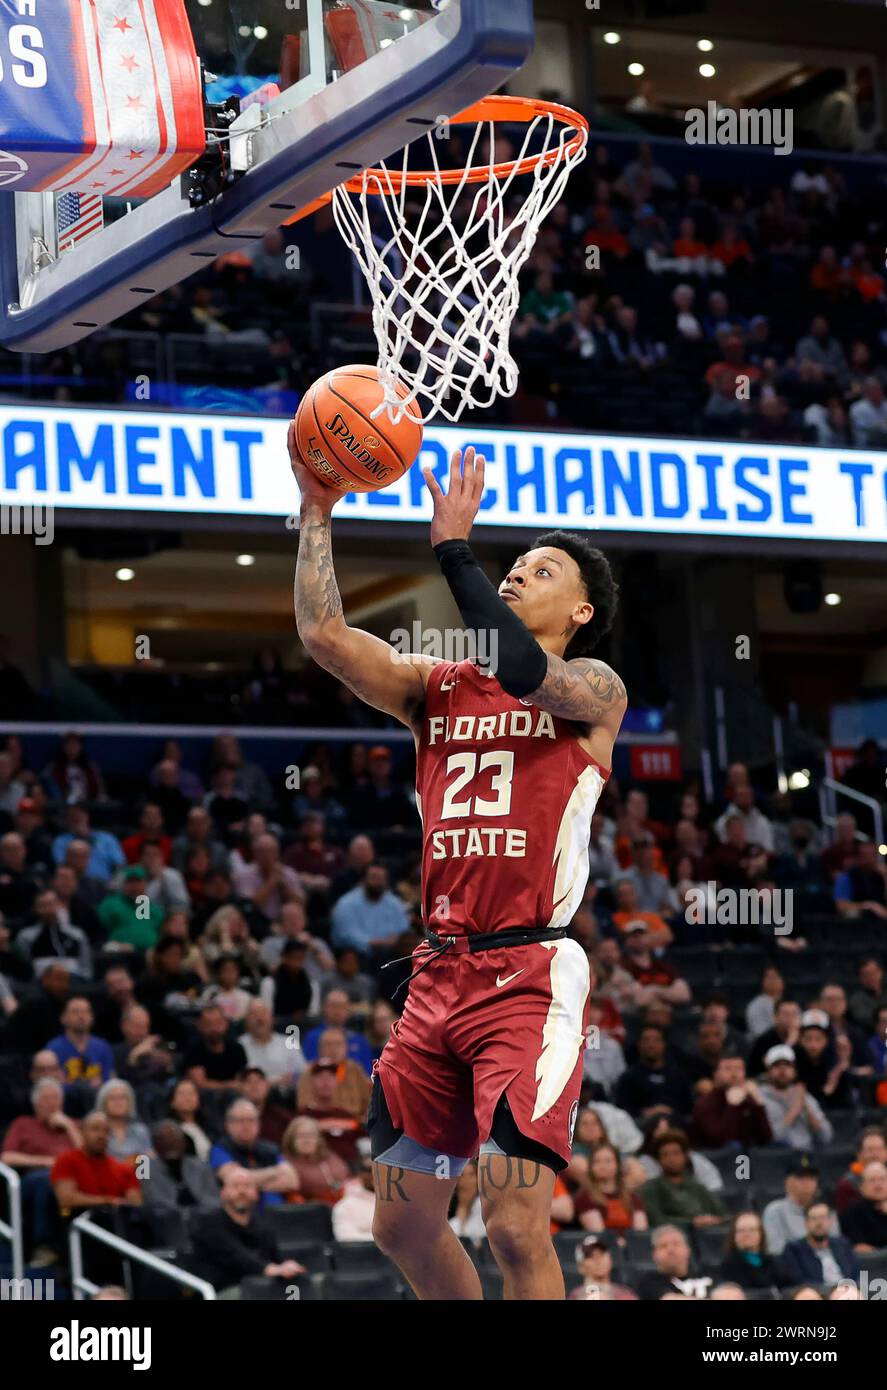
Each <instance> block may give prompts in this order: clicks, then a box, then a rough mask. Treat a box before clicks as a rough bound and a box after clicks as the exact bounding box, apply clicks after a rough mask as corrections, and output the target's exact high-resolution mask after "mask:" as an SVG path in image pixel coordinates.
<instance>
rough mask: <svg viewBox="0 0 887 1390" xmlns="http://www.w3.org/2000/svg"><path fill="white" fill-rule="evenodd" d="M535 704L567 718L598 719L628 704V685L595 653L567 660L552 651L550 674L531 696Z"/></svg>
mask: <svg viewBox="0 0 887 1390" xmlns="http://www.w3.org/2000/svg"><path fill="white" fill-rule="evenodd" d="M529 699H531V700H532V702H533V704H535V705H538V706H539V708H540V709H547V710H549V711H550V712H551V713H552V714H558V715H560V716H561V717H562V718H563V719H575V720H577V721H582V722H588V723H596V722H598V721H599V720H601V719H603V718H604V717H605V716H606V715H608V714H611V713H613V712H614V711H617V712H621V711H622V710H623V709H624V707H625V704H626V700H627V696H626V691H625V686H624V685H623V684H622V681H621V680H620V679H619V677H618V676H617V674H616V672H615V671H614V670H613V669H612V667H610V666H608V665H607V663H606V662H605V661H596V660H594V659H593V658H592V657H579V658H578V659H577V660H575V661H564V660H563V659H562V658H561V657H559V656H553V655H552V654H551V653H550V652H549V654H548V674H547V675H546V677H545V680H544V681H543V682H542V684H541V685H540V686H539V688H538V690H534V691H533V693H532V694H531V695H530V696H529Z"/></svg>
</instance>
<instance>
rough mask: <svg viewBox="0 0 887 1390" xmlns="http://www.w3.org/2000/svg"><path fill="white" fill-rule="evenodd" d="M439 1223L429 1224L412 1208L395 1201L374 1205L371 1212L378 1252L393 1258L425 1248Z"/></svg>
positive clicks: (429, 1222) (410, 1205) (432, 1222)
mask: <svg viewBox="0 0 887 1390" xmlns="http://www.w3.org/2000/svg"><path fill="white" fill-rule="evenodd" d="M439 1225H440V1222H439V1221H433V1220H432V1221H429V1220H427V1219H423V1218H422V1216H421V1215H420V1214H419V1213H417V1212H415V1211H414V1210H413V1209H412V1204H409V1205H407V1206H404V1205H403V1204H402V1203H395V1202H391V1203H388V1202H379V1201H377V1202H376V1209H375V1211H374V1213H373V1239H374V1240H375V1242H376V1244H377V1245H378V1247H379V1249H380V1250H381V1251H382V1252H383V1253H384V1254H386V1255H390V1256H391V1257H392V1258H395V1257H396V1256H397V1255H399V1254H403V1253H404V1251H408V1250H412V1249H415V1248H417V1247H419V1246H422V1245H427V1244H428V1243H429V1242H430V1240H431V1238H432V1236H433V1235H434V1234H435V1230H434V1228H435V1227H436V1226H439Z"/></svg>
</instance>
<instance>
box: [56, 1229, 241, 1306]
mask: <svg viewBox="0 0 887 1390" xmlns="http://www.w3.org/2000/svg"><path fill="white" fill-rule="evenodd" d="M84 1236H90V1237H92V1239H93V1240H98V1241H100V1242H101V1243H102V1244H103V1245H109V1246H110V1247H111V1249H112V1250H116V1251H117V1252H118V1253H119V1254H121V1255H123V1256H124V1257H125V1258H126V1259H127V1260H132V1261H133V1262H134V1263H135V1264H142V1265H145V1267H146V1268H147V1269H153V1270H155V1271H156V1272H157V1273H158V1274H163V1275H165V1276H166V1277H167V1278H168V1279H172V1280H173V1281H174V1282H175V1283H177V1284H184V1285H185V1287H186V1288H189V1289H193V1290H194V1292H195V1293H197V1294H199V1295H200V1297H201V1298H205V1299H207V1300H214V1299H215V1297H216V1291H215V1289H214V1288H213V1286H212V1284H210V1283H208V1282H207V1280H206V1279H198V1278H197V1276H196V1274H189V1273H188V1272H187V1270H184V1269H179V1267H178V1265H174V1264H170V1262H169V1260H162V1259H161V1258H160V1256H159V1255H153V1254H152V1253H151V1252H150V1250H143V1249H142V1248H141V1246H138V1245H133V1243H132V1241H129V1240H124V1239H123V1237H122V1236H118V1235H114V1234H113V1232H111V1231H106V1230H105V1229H104V1228H103V1227H102V1226H97V1225H96V1224H95V1222H94V1221H92V1220H91V1219H90V1216H89V1214H88V1213H87V1212H85V1213H84V1214H83V1215H82V1216H78V1217H76V1218H75V1219H74V1220H73V1221H72V1222H71V1225H70V1226H69V1228H68V1250H69V1252H70V1264H71V1288H72V1289H73V1292H74V1297H75V1299H83V1298H84V1297H85V1296H87V1295H89V1294H94V1293H97V1292H98V1289H99V1285H98V1284H94V1283H93V1282H92V1280H91V1279H87V1278H86V1276H85V1275H84V1273H83V1237H84Z"/></svg>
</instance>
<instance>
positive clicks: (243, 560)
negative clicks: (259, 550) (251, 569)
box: [234, 555, 256, 568]
mask: <svg viewBox="0 0 887 1390" xmlns="http://www.w3.org/2000/svg"><path fill="white" fill-rule="evenodd" d="M234 563H235V564H236V565H243V566H244V568H246V567H247V566H249V565H254V564H255V563H256V557H255V555H238V556H237V559H236V560H235V562H234Z"/></svg>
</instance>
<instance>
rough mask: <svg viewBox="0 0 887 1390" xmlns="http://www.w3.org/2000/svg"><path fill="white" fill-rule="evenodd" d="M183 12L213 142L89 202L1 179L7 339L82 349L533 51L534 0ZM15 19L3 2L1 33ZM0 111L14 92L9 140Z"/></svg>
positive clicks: (492, 86) (1, 280) (214, 0)
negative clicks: (8, 18)
mask: <svg viewBox="0 0 887 1390" xmlns="http://www.w3.org/2000/svg"><path fill="white" fill-rule="evenodd" d="M21 3H22V0H4V3H3V8H4V10H6V9H9V8H10V7H12V8H14V7H15V6H16V5H19V6H20V5H21ZM26 3H27V4H28V5H29V6H31V11H32V9H33V7H32V0H26ZM72 3H77V0H72ZM186 8H187V16H188V20H189V22H190V27H191V33H192V36H193V40H194V47H195V49H196V52H197V55H198V57H199V59H200V61H201V64H202V67H203V74H204V84H205V96H206V103H207V104H206V140H207V147H206V152H205V154H204V155H203V156H202V157H201V158H199V159H198V160H196V161H195V162H194V163H192V165H191V167H190V168H188V169H187V170H186V171H185V172H184V173H182V174H180V175H177V176H176V177H175V179H174V180H173V182H172V183H171V184H169V186H167V187H165V188H163V190H162V191H160V192H158V193H155V194H154V195H153V196H151V197H148V198H144V199H141V200H138V201H128V200H127V199H126V198H120V197H115V198H108V197H103V196H101V195H93V197H92V202H91V204H89V205H88V208H89V210H88V211H86V212H84V207H83V205H82V203H81V204H78V203H77V201H76V198H74V199H73V201H72V195H71V194H70V193H62V194H59V193H58V192H47V191H43V192H15V191H14V190H13V189H12V188H10V187H8V186H7V188H6V190H3V188H2V182H3V181H2V179H0V343H2V344H3V345H4V346H6V347H9V348H13V349H17V350H20V351H32V352H33V351H36V352H44V351H50V350H53V349H56V348H60V347H65V346H68V345H69V344H71V343H74V342H76V341H77V340H78V339H80V338H83V337H86V336H87V335H88V334H89V333H91V332H93V331H94V330H95V329H96V328H99V327H101V326H103V325H106V324H109V323H111V322H113V321H114V320H115V319H117V318H119V317H121V316H122V315H124V314H126V313H127V312H128V311H129V310H131V309H132V307H133V305H134V304H137V303H139V302H142V301H144V300H147V299H149V298H151V297H152V296H153V295H155V294H157V293H159V292H160V291H162V290H164V289H166V288H168V287H169V286H170V285H173V284H175V283H177V282H178V281H180V280H183V279H185V278H186V277H187V276H188V275H190V274H193V273H194V272H195V271H197V270H199V269H200V267H201V266H203V265H205V264H207V262H209V261H212V260H214V259H215V258H216V257H217V256H219V255H221V254H223V253H225V252H230V251H232V250H236V249H237V248H238V247H239V246H247V245H249V244H250V243H252V242H255V241H256V240H257V239H258V238H261V237H262V236H263V235H264V234H265V233H266V232H268V231H269V230H271V229H272V228H274V227H276V226H279V225H280V224H281V223H284V222H288V221H292V220H294V219H295V218H297V217H298V216H299V214H300V213H302V212H304V210H305V209H307V208H310V206H311V204H312V203H314V202H315V201H316V200H317V199H318V198H320V197H322V196H323V195H325V194H327V193H329V192H330V191H331V189H332V188H334V187H336V186H337V185H338V184H340V183H342V182H343V181H344V180H346V179H347V178H349V177H350V176H352V175H353V174H355V173H357V172H359V171H360V170H362V169H364V168H366V167H368V166H370V165H373V164H375V163H376V162H377V161H378V160H380V159H384V158H388V157H390V156H391V155H392V154H394V153H395V152H396V151H397V150H398V149H402V148H403V147H404V146H405V145H407V144H410V143H411V142H412V141H413V140H415V139H416V138H417V136H419V135H421V134H422V133H424V132H426V131H428V130H429V129H430V128H431V127H433V126H434V125H435V124H436V123H438V122H440V121H441V120H442V119H444V118H446V117H449V116H453V115H455V114H457V113H458V112H460V111H462V110H464V109H465V108H466V107H469V106H471V105H473V104H474V103H475V102H476V101H478V100H480V99H481V98H482V97H484V96H487V95H489V94H490V93H491V92H494V91H496V90H497V89H498V88H499V87H500V86H502V84H503V83H505V82H506V81H507V80H508V79H509V77H510V76H511V75H512V74H513V73H514V71H515V70H516V69H517V68H519V67H520V66H521V64H522V63H523V62H524V61H525V59H526V57H527V56H528V54H529V52H530V50H531V48H532V32H533V22H532V0H443V3H442V4H441V5H440V8H433V7H432V6H431V4H430V3H428V0H423V3H422V4H419V5H410V6H409V7H406V6H400V5H398V4H396V3H395V4H393V5H389V4H386V3H384V2H383V0H186ZM2 27H3V15H2V13H0V37H2ZM3 118H4V110H3V96H2V88H0V144H2V143H3V138H4V136H5V135H6V134H7V133H8V130H9V126H8V124H7V123H5V122H4V119H3ZM78 196H79V194H78ZM65 199H67V200H68V201H67V202H65ZM72 223H73V224H74V225H76V226H77V227H78V228H79V230H80V233H81V234H80V235H79V237H78V238H72V237H71V232H70V228H71V225H72Z"/></svg>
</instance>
